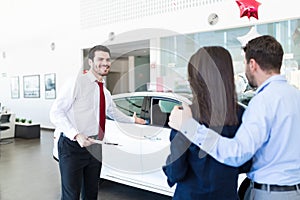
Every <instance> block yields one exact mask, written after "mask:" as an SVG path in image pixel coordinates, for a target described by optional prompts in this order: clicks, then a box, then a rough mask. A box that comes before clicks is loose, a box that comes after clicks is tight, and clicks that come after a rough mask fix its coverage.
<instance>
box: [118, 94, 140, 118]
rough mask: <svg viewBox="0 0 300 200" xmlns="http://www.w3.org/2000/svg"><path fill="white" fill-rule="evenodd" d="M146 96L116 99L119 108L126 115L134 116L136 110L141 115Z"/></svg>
mask: <svg viewBox="0 0 300 200" xmlns="http://www.w3.org/2000/svg"><path fill="white" fill-rule="evenodd" d="M143 100H144V97H124V98H119V99H114V102H115V104H116V105H117V108H118V109H119V110H120V111H122V112H123V113H124V114H125V115H128V116H132V115H133V113H134V112H136V115H137V116H138V117H140V115H141V108H142V104H143Z"/></svg>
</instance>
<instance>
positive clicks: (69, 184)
mask: <svg viewBox="0 0 300 200" xmlns="http://www.w3.org/2000/svg"><path fill="white" fill-rule="evenodd" d="M101 155H102V147H101V145H99V144H94V145H91V146H89V147H87V148H82V147H80V145H79V144H78V143H77V142H76V141H71V140H70V139H68V138H67V137H64V136H62V135H61V136H60V138H59V141H58V156H59V169H60V174H61V190H62V196H61V199H62V200H78V199H79V198H80V192H81V195H82V199H84V200H97V196H98V181H99V178H100V170H101V158H102V156H101Z"/></svg>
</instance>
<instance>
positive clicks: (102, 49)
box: [88, 45, 111, 60]
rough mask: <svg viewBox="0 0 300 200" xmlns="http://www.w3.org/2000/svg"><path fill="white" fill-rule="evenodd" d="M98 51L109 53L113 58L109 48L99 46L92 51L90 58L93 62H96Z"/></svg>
mask: <svg viewBox="0 0 300 200" xmlns="http://www.w3.org/2000/svg"><path fill="white" fill-rule="evenodd" d="M96 51H104V52H107V53H108V54H109V56H111V55H110V50H109V48H107V47H106V46H103V45H97V46H94V47H93V48H91V49H90V51H89V55H88V58H89V59H91V60H94V57H95V52H96Z"/></svg>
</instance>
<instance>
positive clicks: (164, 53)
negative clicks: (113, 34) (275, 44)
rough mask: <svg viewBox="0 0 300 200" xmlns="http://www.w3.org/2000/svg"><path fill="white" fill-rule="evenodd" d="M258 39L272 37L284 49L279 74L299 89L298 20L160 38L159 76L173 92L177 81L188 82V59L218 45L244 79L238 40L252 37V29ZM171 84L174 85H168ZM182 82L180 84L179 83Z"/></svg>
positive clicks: (236, 72)
mask: <svg viewBox="0 0 300 200" xmlns="http://www.w3.org/2000/svg"><path fill="white" fill-rule="evenodd" d="M253 27H254V28H255V29H256V32H257V33H258V34H259V35H272V36H273V37H275V38H276V39H277V40H278V41H279V42H280V43H281V44H282V46H283V49H284V53H285V55H284V58H283V64H282V68H281V73H282V74H283V75H285V76H286V78H287V80H288V81H289V83H291V84H292V85H294V86H296V87H298V88H300V70H299V63H300V19H293V20H286V21H279V22H272V23H267V24H258V25H254V26H247V27H240V28H233V29H225V30H217V31H207V32H199V33H192V34H186V35H177V36H171V37H162V38H161V66H162V67H161V75H162V76H166V75H168V84H169V85H173V87H174V88H171V89H172V90H173V91H176V87H178V86H180V85H179V84H180V83H178V80H180V81H181V79H182V78H183V79H185V80H187V65H188V61H189V59H190V57H191V56H192V55H193V54H194V53H195V52H196V51H197V50H198V49H199V48H201V47H203V46H212V45H214V46H215V45H218V46H223V47H224V48H226V49H227V50H228V51H229V52H230V53H231V56H232V59H233V65H234V72H235V74H236V75H241V74H242V75H243V74H244V72H245V71H244V70H245V66H244V63H243V61H244V56H243V52H242V49H241V47H242V44H241V42H240V41H239V39H238V38H239V37H243V36H246V35H247V34H249V35H251V33H250V30H251V28H253ZM170 80H171V81H173V83H169V82H170ZM181 82H182V81H181Z"/></svg>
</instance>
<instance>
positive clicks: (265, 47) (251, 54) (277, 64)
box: [243, 35, 283, 73]
mask: <svg viewBox="0 0 300 200" xmlns="http://www.w3.org/2000/svg"><path fill="white" fill-rule="evenodd" d="M243 50H244V52H245V57H246V61H247V63H249V61H250V59H251V58H252V59H254V60H255V61H256V62H257V63H258V64H259V66H260V68H261V69H262V70H264V71H274V72H277V73H279V72H280V68H281V65H282V58H283V49H282V46H281V44H280V43H279V42H278V41H277V40H276V39H275V38H274V37H272V36H270V35H264V36H260V37H257V38H254V39H252V40H250V41H249V42H248V43H247V44H246V46H245V47H243Z"/></svg>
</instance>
